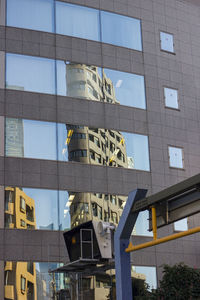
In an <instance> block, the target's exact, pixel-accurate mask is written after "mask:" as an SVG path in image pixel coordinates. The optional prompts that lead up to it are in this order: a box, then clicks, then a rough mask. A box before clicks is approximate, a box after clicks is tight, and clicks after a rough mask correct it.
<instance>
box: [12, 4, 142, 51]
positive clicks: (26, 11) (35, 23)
mask: <svg viewBox="0 0 200 300" xmlns="http://www.w3.org/2000/svg"><path fill="white" fill-rule="evenodd" d="M55 3H56V5H55V7H54V1H53V0H7V25H8V26H14V27H20V28H28V29H34V30H41V31H47V32H56V33H58V34H63V35H69V36H75V37H79V38H84V39H89V40H94V41H102V42H104V43H108V44H113V45H117V46H122V47H127V48H131V49H135V50H139V51H142V41H141V22H140V20H138V19H135V18H130V17H126V16H122V15H118V14H114V13H110V12H105V11H99V10H96V9H93V8H88V7H85V6H80V5H74V4H69V3H63V2H61V1H56V2H55ZM54 9H55V10H56V11H54ZM100 32H101V34H100Z"/></svg>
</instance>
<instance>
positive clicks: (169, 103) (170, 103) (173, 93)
mask: <svg viewBox="0 0 200 300" xmlns="http://www.w3.org/2000/svg"><path fill="white" fill-rule="evenodd" d="M164 98H165V106H166V107H169V108H174V109H178V108H179V105H178V91H177V90H175V89H171V88H166V87H165V88H164Z"/></svg>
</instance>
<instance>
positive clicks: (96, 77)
mask: <svg viewBox="0 0 200 300" xmlns="http://www.w3.org/2000/svg"><path fill="white" fill-rule="evenodd" d="M56 63H57V93H58V95H63V96H70V97H79V98H86V99H90V100H94V101H103V102H107V103H114V104H122V105H128V106H133V107H138V108H142V109H146V100H145V83H144V76H141V75H136V74H130V73H125V72H120V71H114V70H111V69H103V70H102V69H101V68H99V67H96V66H89V65H85V64H79V63H70V62H64V61H57V62H56Z"/></svg>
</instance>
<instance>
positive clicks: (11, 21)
mask: <svg viewBox="0 0 200 300" xmlns="http://www.w3.org/2000/svg"><path fill="white" fill-rule="evenodd" d="M53 15H54V13H53V0H7V25H8V26H14V27H21V28H28V29H35V30H41V31H47V32H53V31H54V20H53V19H54V17H53Z"/></svg>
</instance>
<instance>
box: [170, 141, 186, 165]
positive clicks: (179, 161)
mask: <svg viewBox="0 0 200 300" xmlns="http://www.w3.org/2000/svg"><path fill="white" fill-rule="evenodd" d="M168 154H169V166H170V167H172V168H177V169H183V168H184V160H183V149H182V148H178V147H173V146H168Z"/></svg>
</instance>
